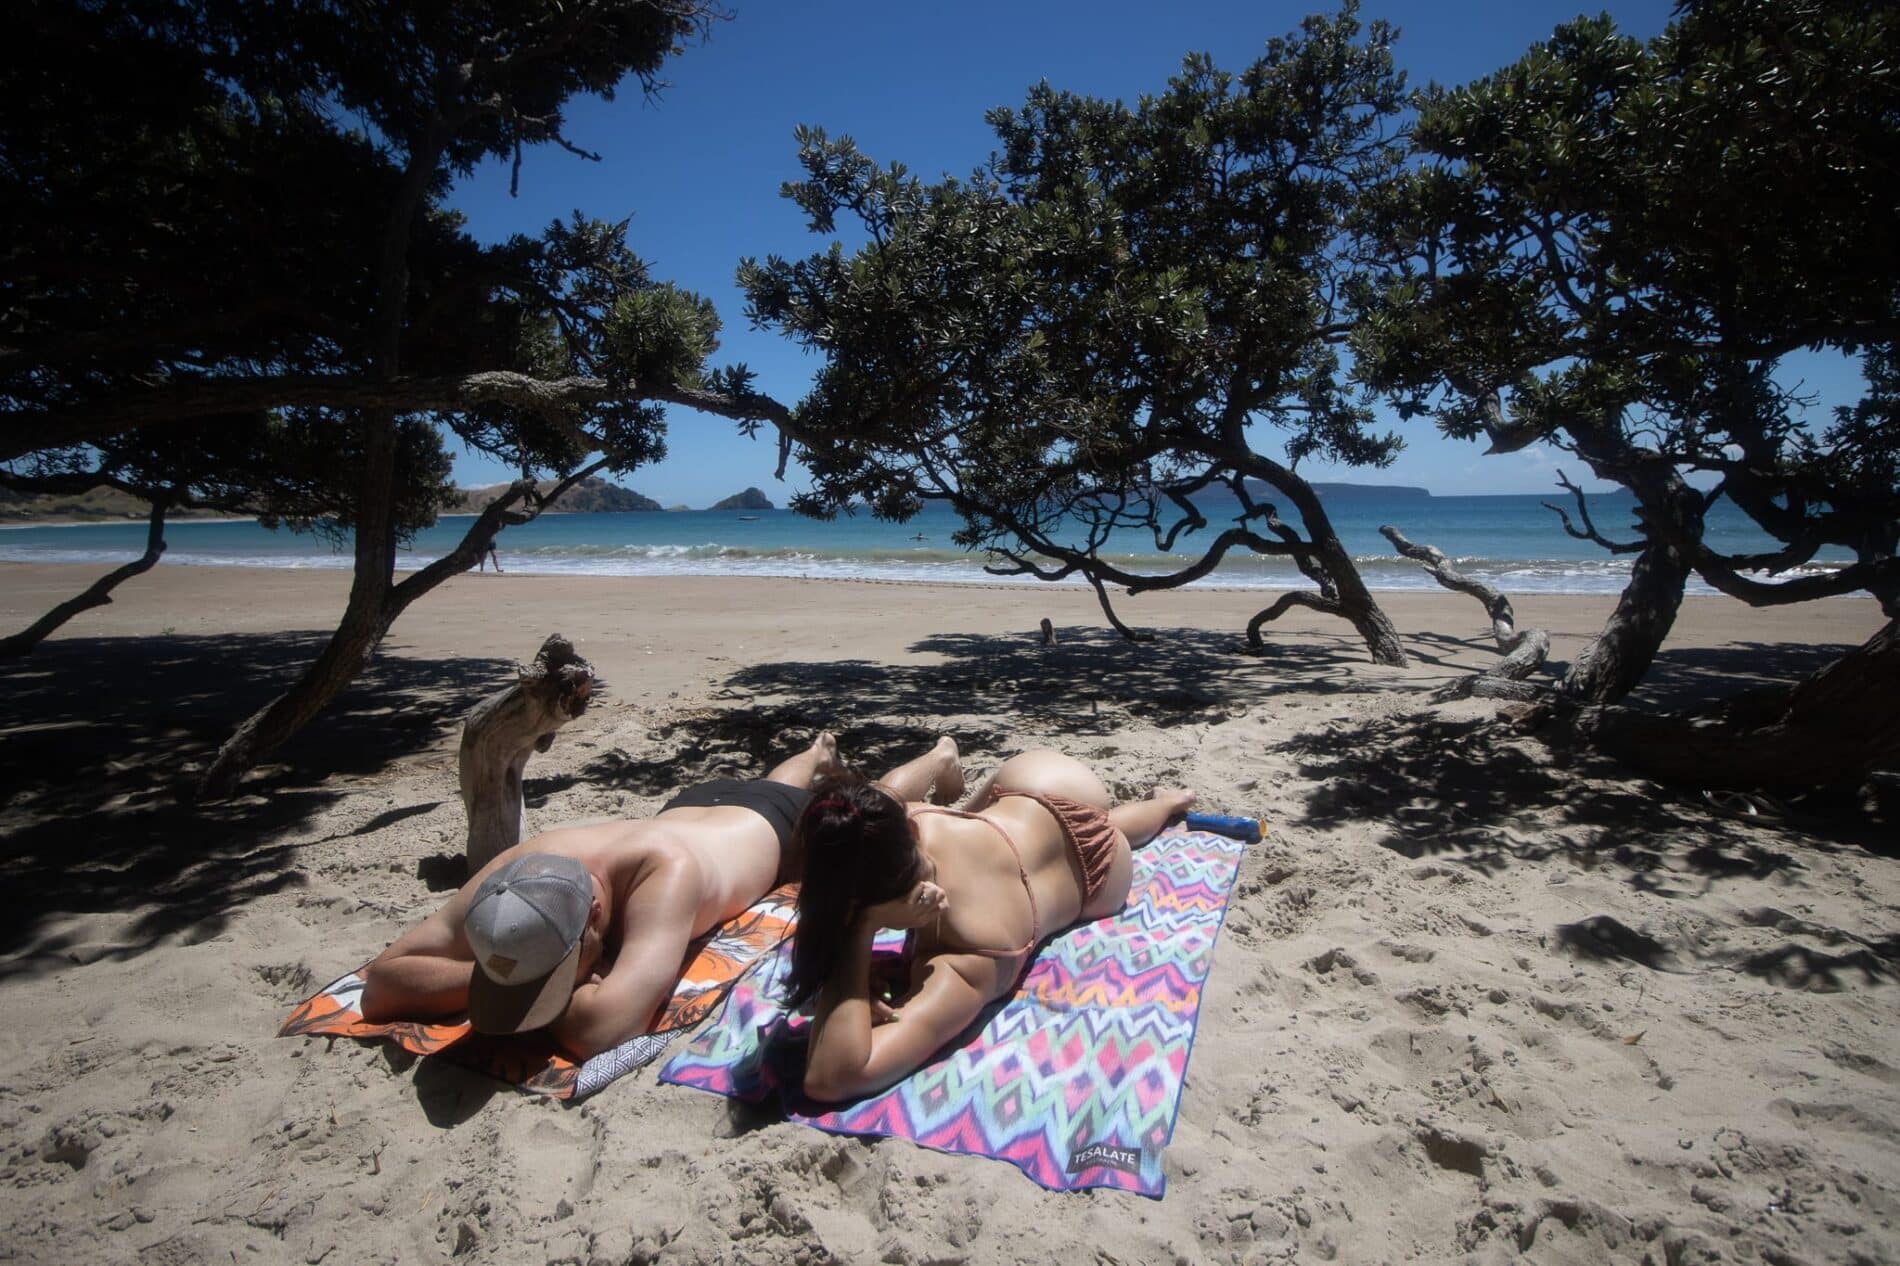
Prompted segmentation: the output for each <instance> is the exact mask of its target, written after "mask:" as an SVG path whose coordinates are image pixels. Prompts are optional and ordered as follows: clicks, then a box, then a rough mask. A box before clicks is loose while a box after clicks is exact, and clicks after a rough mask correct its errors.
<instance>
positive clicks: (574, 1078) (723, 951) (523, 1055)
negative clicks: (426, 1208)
mask: <svg viewBox="0 0 1900 1266" xmlns="http://www.w3.org/2000/svg"><path fill="white" fill-rule="evenodd" d="M797 895H798V889H797V888H796V887H795V886H791V885H787V886H786V887H783V888H778V889H774V890H773V891H772V892H769V893H767V894H766V895H765V897H764V898H762V899H761V900H760V901H759V902H758V904H757V905H754V906H753V907H752V908H751V909H749V910H747V911H746V912H745V913H744V914H742V915H740V916H739V917H738V918H736V919H734V920H732V921H731V922H729V923H724V924H721V925H720V926H719V927H716V928H714V929H713V930H712V931H711V932H709V933H708V934H707V935H705V936H703V937H701V938H700V939H699V940H697V941H695V942H694V943H693V944H692V946H691V947H689V948H688V950H687V955H686V966H685V969H684V970H683V971H682V972H681V973H680V981H679V984H678V985H676V986H674V989H673V996H672V997H671V998H669V999H668V1000H667V1003H666V1008H665V1010H664V1011H662V1012H661V1013H660V1020H659V1023H657V1024H656V1025H654V1027H653V1031H652V1032H650V1033H643V1034H641V1035H640V1036H638V1037H636V1038H633V1039H631V1040H629V1041H627V1042H623V1043H621V1044H620V1045H619V1046H617V1047H615V1048H614V1049H613V1050H611V1051H603V1052H602V1053H601V1054H599V1055H596V1056H594V1057H593V1058H592V1059H590V1060H588V1061H587V1062H586V1063H584V1064H576V1063H575V1062H574V1061H573V1060H571V1059H569V1058H568V1057H567V1056H566V1055H564V1054H562V1053H561V1052H560V1051H559V1050H558V1049H556V1048H555V1046H554V1044H553V1043H552V1042H550V1041H549V1040H548V1039H547V1038H546V1037H545V1036H542V1035H540V1034H534V1033H527V1034H523V1035H521V1036H519V1037H507V1038H496V1037H484V1036H483V1035H482V1034H479V1033H476V1032H475V1031H474V1030H472V1029H471V1028H470V1027H469V1025H468V1021H466V1020H461V1021H457V1022H455V1023H453V1024H424V1023H421V1022H419V1021H408V1020H405V1021H398V1022H395V1023H392V1024H371V1023H369V1022H368V1021H367V1020H365V1019H363V1013H362V1010H361V1003H362V998H363V975H362V973H363V971H364V968H358V969H357V970H356V971H353V972H350V973H349V974H347V975H344V976H339V977H338V978H337V979H335V980H333V981H331V982H330V983H329V984H327V985H325V986H324V987H323V988H322V989H320V990H318V991H317V992H316V993H315V994H313V995H312V996H310V997H309V998H306V999H304V1001H303V1002H301V1003H299V1004H298V1006H297V1009H296V1010H295V1011H293V1012H291V1014H290V1018H289V1019H288V1020H286V1021H284V1027H283V1028H281V1029H279V1030H278V1031H277V1036H279V1037H299V1036H303V1037H355V1038H381V1039H384V1040H386V1041H389V1042H393V1043H395V1044H396V1045H397V1046H400V1047H401V1048H402V1049H404V1050H406V1051H409V1052H410V1053H412V1054H415V1055H440V1056H442V1057H443V1058H444V1059H450V1060H454V1061H455V1062H456V1063H458V1064H465V1065H467V1066H469V1067H471V1068H476V1069H479V1070H481V1071H482V1072H485V1073H487V1074H489V1075H490V1076H492V1077H496V1078H499V1079H500V1080H502V1081H507V1082H513V1083H514V1084H515V1085H517V1086H519V1087H521V1088H522V1089H523V1090H527V1091H531V1092H533V1093H535V1094H541V1095H550V1096H552V1097H554V1098H556V1099H585V1098H586V1097H587V1096H588V1095H591V1094H593V1093H594V1092H595V1091H598V1090H600V1089H601V1088H602V1087H604V1086H607V1085H609V1084H611V1083H612V1082H613V1081H614V1080H615V1079H617V1078H620V1077H624V1076H625V1075H626V1074H628V1073H630V1072H632V1071H633V1070H634V1069H636V1068H639V1067H641V1066H643V1065H645V1064H650V1063H652V1062H653V1061H654V1060H655V1059H657V1058H659V1056H660V1055H661V1053H663V1052H664V1051H665V1050H666V1048H667V1046H668V1045H669V1044H670V1043H671V1042H672V1041H673V1039H674V1038H675V1037H678V1036H679V1035H680V1033H681V1032H683V1031H684V1030H686V1029H690V1028H692V1027H693V1026H694V1025H696V1024H698V1023H699V1022H700V1021H701V1020H703V1019H705V1018H706V1017H707V1016H708V1015H710V1014H711V1013H712V1011H713V1009H714V1008H716V1007H717V1006H718V1005H719V1004H720V1002H721V1001H723V1000H724V999H725V996H726V991H727V990H728V989H730V988H731V987H732V982H733V981H734V980H736V979H738V977H739V975H740V973H742V972H744V971H745V969H746V968H747V967H750V966H751V965H752V963H753V962H754V961H755V960H757V959H758V957H759V956H760V955H761V954H764V953H766V952H767V951H769V950H771V949H773V948H774V947H775V946H777V945H778V943H779V942H780V941H782V940H783V939H784V938H785V934H786V933H787V932H789V931H790V930H791V927H792V921H793V919H794V918H795V917H796V914H797V912H796V910H795V908H794V904H793V903H794V902H795V900H796V899H797Z"/></svg>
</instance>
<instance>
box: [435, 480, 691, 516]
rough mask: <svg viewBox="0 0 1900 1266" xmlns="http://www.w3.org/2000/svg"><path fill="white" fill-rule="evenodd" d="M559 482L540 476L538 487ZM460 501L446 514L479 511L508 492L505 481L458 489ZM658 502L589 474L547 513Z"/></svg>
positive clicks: (611, 509)
mask: <svg viewBox="0 0 1900 1266" xmlns="http://www.w3.org/2000/svg"><path fill="white" fill-rule="evenodd" d="M556 482H558V481H556V480H553V479H543V480H542V481H541V482H540V485H539V486H540V487H541V488H542V489H543V490H544V491H545V490H546V489H549V488H552V487H554V485H555V483H556ZM455 491H456V495H457V497H458V498H459V500H458V501H457V502H455V503H452V504H450V505H449V506H448V507H447V509H446V511H445V512H446V513H448V514H479V513H481V510H482V507H483V506H485V505H487V504H488V503H489V502H491V501H493V500H494V499H495V498H496V497H499V496H500V495H501V494H502V493H504V492H506V491H508V485H507V484H490V485H489V486H488V487H486V488H457V489H456V490H455ZM658 509H660V503H659V502H657V501H655V500H654V499H653V498H651V497H643V496H641V495H640V494H639V493H637V492H635V491H633V490H632V489H631V488H622V487H621V486H620V485H618V484H610V483H608V482H607V481H606V480H605V479H601V478H599V477H598V476H593V475H590V476H588V477H587V478H586V479H583V480H581V481H580V482H579V483H577V484H575V485H574V486H573V487H572V488H569V489H568V490H567V492H566V494H565V495H563V496H562V497H561V499H560V500H559V501H556V502H555V503H554V504H553V505H551V506H549V507H548V508H547V510H546V511H545V513H548V514H603V513H606V514H612V513H618V512H621V511H629V510H658Z"/></svg>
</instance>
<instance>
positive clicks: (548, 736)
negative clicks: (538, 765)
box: [460, 633, 594, 875]
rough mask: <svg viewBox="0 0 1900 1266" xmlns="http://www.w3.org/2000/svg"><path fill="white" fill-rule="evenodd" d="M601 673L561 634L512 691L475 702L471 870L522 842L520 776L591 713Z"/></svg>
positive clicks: (467, 739)
mask: <svg viewBox="0 0 1900 1266" xmlns="http://www.w3.org/2000/svg"><path fill="white" fill-rule="evenodd" d="M593 689H594V669H593V666H592V665H590V664H589V663H588V662H587V661H586V660H584V659H582V658H581V657H580V656H579V655H577V654H575V653H574V645H573V643H571V642H569V641H568V640H567V639H566V638H564V637H562V636H561V635H560V634H559V633H556V634H553V635H552V636H550V637H549V638H548V640H547V641H545V642H543V643H542V644H541V649H540V651H539V652H538V653H537V654H536V655H535V657H534V662H533V663H532V664H529V665H526V666H524V667H523V668H522V669H521V676H520V679H519V680H517V681H516V682H515V684H514V685H512V686H510V687H508V689H506V690H503V691H501V692H500V693H498V694H493V695H490V696H489V697H488V698H486V699H484V700H482V701H481V702H480V703H478V704H476V705H475V707H474V708H472V709H471V710H470V711H469V714H468V720H467V722H466V723H465V724H464V726H463V727H462V753H461V760H460V779H461V787H462V806H463V808H464V809H466V810H467V812H468V873H469V874H471V875H472V874H474V873H475V872H476V871H478V870H480V869H481V868H482V867H484V866H486V865H487V864H488V863H489V862H490V861H492V860H494V858H495V857H496V855H497V854H500V853H502V852H504V851H506V850H508V849H510V848H513V847H514V846H515V845H516V844H519V843H520V842H521V839H522V836H523V835H524V833H525V829H526V828H525V823H524V814H525V809H524V806H523V802H522V789H521V779H522V773H523V771H524V770H525V769H526V768H527V765H528V758H529V757H530V756H532V755H534V753H536V752H545V751H547V750H548V748H549V747H551V746H552V745H553V743H554V732H555V731H556V730H558V729H560V728H561V727H562V726H563V725H566V724H567V723H568V722H569V721H571V720H573V719H574V718H575V717H577V716H579V715H580V714H581V713H582V712H585V711H586V710H587V700H588V697H589V696H590V695H591V694H592V693H593Z"/></svg>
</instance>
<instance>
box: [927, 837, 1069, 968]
mask: <svg viewBox="0 0 1900 1266" xmlns="http://www.w3.org/2000/svg"><path fill="white" fill-rule="evenodd" d="M911 813H912V815H913V816H914V815H916V814H919V813H941V814H943V815H945V816H946V817H952V818H967V819H971V820H973V821H977V822H981V823H983V824H984V825H986V826H988V827H990V828H991V829H992V830H994V831H995V832H996V833H997V834H998V835H1000V836H1002V837H1003V843H1005V844H1007V845H1009V851H1010V853H1011V854H1012V855H1013V856H1014V857H1015V858H1016V876H1017V878H1019V879H1021V880H1022V881H1023V895H1024V896H1025V897H1028V898H1029V939H1028V940H1027V941H1024V942H1023V944H1022V948H1020V949H1012V950H988V949H978V948H977V947H976V946H974V945H971V946H956V947H951V952H952V953H955V954H978V955H981V956H982V957H984V958H1014V957H1016V955H1018V954H1027V953H1028V952H1029V951H1030V950H1032V949H1034V948H1036V942H1037V941H1040V940H1041V939H1042V911H1041V910H1039V909H1037V908H1036V893H1035V890H1034V889H1033V888H1031V887H1030V886H1029V872H1028V871H1026V870H1024V869H1023V851H1022V850H1021V849H1020V848H1017V847H1016V841H1015V840H1013V839H1011V838H1010V836H1009V832H1008V831H1006V830H1004V829H1003V826H1002V824H1001V823H1000V822H992V821H990V819H988V818H986V817H984V816H983V815H982V814H980V813H965V812H964V811H963V810H961V809H943V808H938V807H937V806H936V805H931V804H922V805H918V806H916V807H915V808H913V809H912V810H911Z"/></svg>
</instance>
